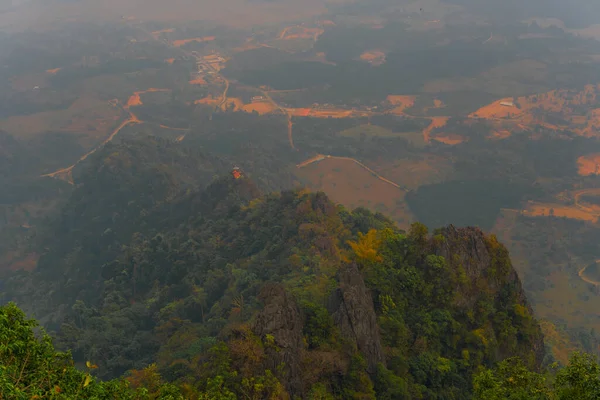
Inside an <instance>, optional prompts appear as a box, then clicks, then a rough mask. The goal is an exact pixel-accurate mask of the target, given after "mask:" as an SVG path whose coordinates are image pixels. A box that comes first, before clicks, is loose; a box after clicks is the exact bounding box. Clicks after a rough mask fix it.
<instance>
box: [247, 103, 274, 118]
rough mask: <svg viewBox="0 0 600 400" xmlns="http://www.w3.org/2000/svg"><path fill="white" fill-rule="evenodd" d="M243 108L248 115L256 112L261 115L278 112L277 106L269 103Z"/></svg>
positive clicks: (249, 105)
mask: <svg viewBox="0 0 600 400" xmlns="http://www.w3.org/2000/svg"><path fill="white" fill-rule="evenodd" d="M241 108H242V110H244V111H245V112H247V113H251V112H254V111H256V112H257V113H259V114H260V115H264V114H268V113H271V112H273V111H275V110H276V108H275V106H274V105H273V104H272V103H270V102H267V101H261V102H256V103H250V104H246V105H244V106H242V107H241Z"/></svg>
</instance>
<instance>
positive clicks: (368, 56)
mask: <svg viewBox="0 0 600 400" xmlns="http://www.w3.org/2000/svg"><path fill="white" fill-rule="evenodd" d="M360 59H361V60H363V61H366V62H368V63H369V64H371V65H373V66H378V65H381V64H383V63H385V52H383V51H381V50H376V49H374V50H368V51H365V52H364V53H362V54H361V55H360Z"/></svg>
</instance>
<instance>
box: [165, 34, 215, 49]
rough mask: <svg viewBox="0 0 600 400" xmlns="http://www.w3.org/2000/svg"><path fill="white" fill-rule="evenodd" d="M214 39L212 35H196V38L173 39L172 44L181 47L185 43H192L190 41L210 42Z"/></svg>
mask: <svg viewBox="0 0 600 400" xmlns="http://www.w3.org/2000/svg"><path fill="white" fill-rule="evenodd" d="M215 39H216V38H215V37H214V36H204V37H197V38H189V39H180V40H173V46H175V47H181V46H185V45H186V44H188V43H192V42H197V43H203V42H211V41H213V40H215Z"/></svg>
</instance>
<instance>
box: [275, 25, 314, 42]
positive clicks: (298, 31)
mask: <svg viewBox="0 0 600 400" xmlns="http://www.w3.org/2000/svg"><path fill="white" fill-rule="evenodd" d="M323 32H325V30H324V29H322V28H304V27H300V26H290V27H287V28H285V29H284V30H283V31H281V34H280V35H279V39H284V40H289V39H313V40H317V39H318V38H319V36H321V35H322V34H323Z"/></svg>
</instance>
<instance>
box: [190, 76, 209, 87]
mask: <svg viewBox="0 0 600 400" xmlns="http://www.w3.org/2000/svg"><path fill="white" fill-rule="evenodd" d="M189 83H190V84H191V85H206V81H205V80H204V78H196V79H193V80H191V81H190V82H189Z"/></svg>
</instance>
